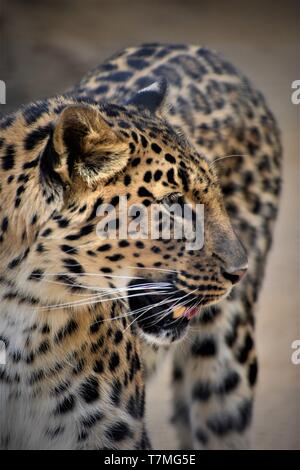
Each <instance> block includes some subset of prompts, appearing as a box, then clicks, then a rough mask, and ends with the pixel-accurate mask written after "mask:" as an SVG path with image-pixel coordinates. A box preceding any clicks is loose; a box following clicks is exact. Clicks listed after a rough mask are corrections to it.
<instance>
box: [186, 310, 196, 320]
mask: <svg viewBox="0 0 300 470" xmlns="http://www.w3.org/2000/svg"><path fill="white" fill-rule="evenodd" d="M198 312H199V307H198V308H188V309H187V310H186V311H185V312H184V316H185V317H186V318H188V319H189V320H190V319H191V318H193V317H194V316H195V315H197V313H198Z"/></svg>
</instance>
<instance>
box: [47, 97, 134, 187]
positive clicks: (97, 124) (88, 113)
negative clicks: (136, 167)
mask: <svg viewBox="0 0 300 470" xmlns="http://www.w3.org/2000/svg"><path fill="white" fill-rule="evenodd" d="M128 159H129V147H128V144H127V143H126V142H125V141H124V140H122V138H121V137H120V136H119V135H117V134H116V133H115V132H114V131H113V130H112V129H111V128H110V126H109V125H108V123H107V122H106V121H105V119H104V118H103V117H102V115H101V113H100V111H99V110H98V109H97V108H96V107H93V106H89V105H81V104H78V105H70V106H68V107H66V108H65V109H64V110H63V111H62V113H61V114H60V116H59V118H58V120H57V122H56V123H55V125H54V129H53V131H52V135H51V136H50V138H49V141H48V144H47V146H46V149H45V151H44V153H43V155H42V158H41V173H42V177H43V179H44V180H45V181H46V182H47V183H48V184H54V185H59V184H62V185H63V184H73V183H74V182H75V181H78V180H81V181H82V182H83V183H85V184H86V185H88V186H93V185H94V184H96V183H98V182H101V181H107V180H108V179H109V178H111V177H112V176H114V175H115V174H116V173H118V172H119V171H122V170H123V169H124V168H125V166H126V165H127V162H128Z"/></svg>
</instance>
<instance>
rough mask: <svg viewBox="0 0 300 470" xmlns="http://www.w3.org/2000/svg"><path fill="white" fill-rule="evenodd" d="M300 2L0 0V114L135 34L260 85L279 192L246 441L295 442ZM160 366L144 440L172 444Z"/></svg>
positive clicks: (282, 445) (56, 87)
mask: <svg viewBox="0 0 300 470" xmlns="http://www.w3.org/2000/svg"><path fill="white" fill-rule="evenodd" d="M299 8H300V2H299V0H285V1H284V2H278V1H274V0H273V1H271V0H251V1H249V2H246V1H243V2H242V1H238V0H226V2H225V1H222V0H218V1H217V0H194V1H193V0H184V1H182V0H160V1H159V0H151V1H148V0H143V1H140V0H84V1H83V0H0V79H1V80H4V81H5V82H6V85H7V104H6V105H1V106H0V113H1V114H2V113H6V112H9V111H11V110H14V109H16V108H17V107H18V106H19V105H21V104H23V103H26V102H29V101H32V100H35V99H38V98H43V97H48V96H51V95H52V94H57V93H59V92H63V91H64V90H65V89H66V88H68V87H69V86H72V85H73V84H74V83H75V82H77V80H78V79H79V78H80V77H81V76H82V75H84V74H85V73H86V72H87V71H88V70H89V68H91V67H94V66H95V65H97V64H98V63H100V62H101V61H102V60H103V59H105V58H107V57H109V56H110V54H112V53H114V52H116V51H117V50H118V49H122V48H124V47H126V46H129V45H138V44H140V43H142V42H158V41H159V42H165V43H167V42H171V43H176V42H184V43H195V44H199V45H206V46H209V47H211V48H214V49H217V50H219V51H220V52H222V54H223V55H225V56H227V58H229V59H230V60H232V61H233V62H234V64H235V65H236V66H238V67H239V68H241V69H242V70H243V71H244V72H245V73H246V74H247V75H248V77H249V78H250V79H252V81H254V82H255V84H256V85H257V86H258V87H259V88H260V89H261V90H262V91H263V92H264V94H265V95H266V97H267V99H268V101H269V104H270V106H271V109H272V110H273V111H274V113H275V115H276V116H277V118H278V121H279V125H280V127H281V129H282V135H283V144H284V151H285V164H284V192H283V199H282V204H281V211H280V217H279V221H278V224H277V227H276V234H275V239H274V244H273V250H272V254H271V256H270V259H269V263H268V269H267V276H266V280H265V285H264V289H263V293H262V296H261V298H260V301H259V305H258V310H257V333H258V349H259V353H260V381H259V386H258V393H257V400H256V408H255V418H254V436H253V447H254V448H256V449H300V365H298V366H296V365H293V364H292V362H291V354H292V348H291V344H292V342H293V341H294V340H296V339H300V319H299V318H300V317H299V307H300V302H299V175H300V172H299V157H300V145H299V136H300V132H299V124H300V122H299V110H300V105H293V104H292V103H291V91H292V90H291V83H292V82H293V81H294V80H297V79H298V80H299V79H300V54H299V52H300V41H299V39H300V38H299V33H300V11H299ZM169 370H170V364H169V361H167V362H166V363H165V364H164V365H162V368H161V370H160V372H159V374H158V375H157V377H156V378H155V379H154V380H153V381H152V383H151V384H150V390H149V393H148V417H149V422H150V431H151V437H152V441H153V446H154V448H157V449H174V448H176V447H177V443H176V437H175V435H174V434H173V430H172V428H171V426H170V425H169V417H170V413H171V409H170V390H169V378H170V374H169Z"/></svg>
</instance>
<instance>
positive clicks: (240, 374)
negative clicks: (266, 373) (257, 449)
mask: <svg viewBox="0 0 300 470" xmlns="http://www.w3.org/2000/svg"><path fill="white" fill-rule="evenodd" d="M190 333H191V334H189V336H188V338H187V340H186V341H185V344H184V345H178V348H177V350H176V352H175V356H174V369H173V393H174V408H175V412H174V416H175V418H176V419H175V420H174V424H175V426H176V427H177V432H178V438H179V440H180V446H181V447H182V448H194V449H244V448H248V447H249V444H250V439H249V429H250V424H251V417H252V409H253V398H254V385H255V382H256V375H257V361H256V355H255V348H254V331H253V322H252V321H251V315H249V312H248V314H247V315H245V305H244V303H243V302H242V301H241V300H238V301H234V300H231V301H224V302H223V303H222V304H220V305H219V306H215V307H213V308H211V309H210V311H207V312H204V314H203V315H202V317H201V318H200V319H198V320H197V322H196V321H195V322H194V325H193V327H192V331H191V332H190Z"/></svg>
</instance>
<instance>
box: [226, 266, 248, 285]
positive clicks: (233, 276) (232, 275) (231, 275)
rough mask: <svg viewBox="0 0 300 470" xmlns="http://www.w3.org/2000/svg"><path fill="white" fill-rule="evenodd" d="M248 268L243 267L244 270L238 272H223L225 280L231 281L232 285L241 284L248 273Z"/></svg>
mask: <svg viewBox="0 0 300 470" xmlns="http://www.w3.org/2000/svg"><path fill="white" fill-rule="evenodd" d="M247 269H248V266H243V267H242V268H239V269H236V270H230V271H229V270H228V271H223V276H224V277H225V279H227V280H228V281H230V282H231V283H232V284H237V283H238V282H240V281H241V280H242V279H243V277H244V276H245V274H246V272H247Z"/></svg>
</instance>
